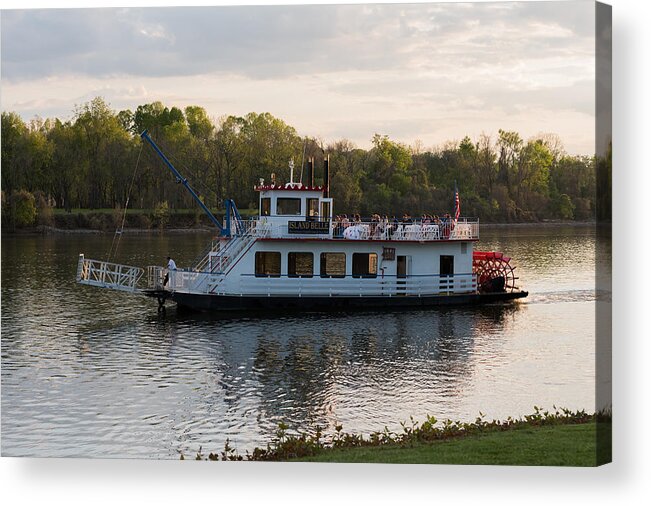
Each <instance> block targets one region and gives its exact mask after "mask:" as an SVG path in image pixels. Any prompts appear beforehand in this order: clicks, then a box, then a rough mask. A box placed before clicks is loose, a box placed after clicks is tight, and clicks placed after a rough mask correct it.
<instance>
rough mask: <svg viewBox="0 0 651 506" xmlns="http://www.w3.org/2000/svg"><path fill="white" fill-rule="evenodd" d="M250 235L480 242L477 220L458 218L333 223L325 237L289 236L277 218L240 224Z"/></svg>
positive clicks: (294, 237)
mask: <svg viewBox="0 0 651 506" xmlns="http://www.w3.org/2000/svg"><path fill="white" fill-rule="evenodd" d="M288 221H290V220H288ZM241 223H244V224H246V225H244V226H246V227H247V231H248V233H250V234H251V235H253V236H255V237H258V238H264V237H271V238H275V239H278V238H282V239H285V238H286V239H304V238H306V237H309V238H334V239H346V240H376V241H420V242H424V241H446V240H473V239H479V220H478V219H472V218H459V220H457V222H456V223H455V224H453V223H446V222H439V223H432V222H422V221H417V222H414V223H386V224H385V223H382V222H379V223H378V222H371V221H362V222H361V223H349V224H344V223H341V222H332V223H331V224H330V232H329V233H328V234H309V233H304V234H300V233H290V232H289V227H288V224H287V223H286V222H285V223H282V222H281V223H279V222H278V220H277V219H268V218H260V219H258V220H249V221H243V222H241Z"/></svg>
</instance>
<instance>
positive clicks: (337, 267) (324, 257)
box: [321, 253, 346, 278]
mask: <svg viewBox="0 0 651 506" xmlns="http://www.w3.org/2000/svg"><path fill="white" fill-rule="evenodd" d="M345 276H346V253H321V277H322V278H343V277H345Z"/></svg>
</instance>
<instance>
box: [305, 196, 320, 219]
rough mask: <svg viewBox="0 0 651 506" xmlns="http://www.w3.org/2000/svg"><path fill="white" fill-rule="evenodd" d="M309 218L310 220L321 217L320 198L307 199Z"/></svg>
mask: <svg viewBox="0 0 651 506" xmlns="http://www.w3.org/2000/svg"><path fill="white" fill-rule="evenodd" d="M307 218H308V220H318V219H319V199H307Z"/></svg>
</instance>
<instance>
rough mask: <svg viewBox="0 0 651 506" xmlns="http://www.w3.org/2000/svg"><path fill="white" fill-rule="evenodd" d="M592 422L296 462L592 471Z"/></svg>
mask: <svg viewBox="0 0 651 506" xmlns="http://www.w3.org/2000/svg"><path fill="white" fill-rule="evenodd" d="M596 426H597V424H596V422H594V421H592V422H589V423H585V424H578V425H554V426H543V427H525V428H518V429H513V430H510V431H503V432H493V433H486V434H477V435H469V436H462V437H459V438H455V439H450V440H442V441H434V442H428V443H414V444H413V445H410V446H404V445H397V444H390V445H383V446H373V447H358V448H345V449H339V448H335V449H326V450H322V451H321V452H320V453H319V454H317V455H314V456H311V457H304V458H300V459H294V461H302V462H348V463H352V462H358V463H394V464H475V465H517V466H580V467H585V466H595V465H596V464H597V461H596V448H597V444H596V441H597V439H596V435H597V430H596Z"/></svg>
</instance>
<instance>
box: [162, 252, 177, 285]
mask: <svg viewBox="0 0 651 506" xmlns="http://www.w3.org/2000/svg"><path fill="white" fill-rule="evenodd" d="M175 270H176V262H175V261H174V260H172V257H167V272H166V273H165V281H163V286H165V285H166V284H167V282H168V281H169V280H170V271H175Z"/></svg>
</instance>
